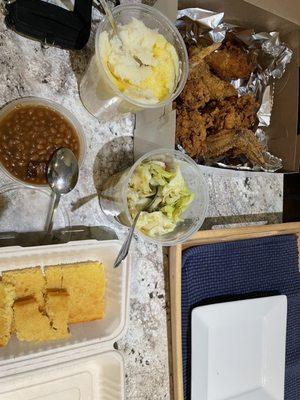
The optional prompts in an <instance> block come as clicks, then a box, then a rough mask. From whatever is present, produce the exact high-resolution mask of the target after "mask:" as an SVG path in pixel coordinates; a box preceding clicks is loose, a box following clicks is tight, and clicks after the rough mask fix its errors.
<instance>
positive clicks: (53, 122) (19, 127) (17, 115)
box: [0, 105, 80, 185]
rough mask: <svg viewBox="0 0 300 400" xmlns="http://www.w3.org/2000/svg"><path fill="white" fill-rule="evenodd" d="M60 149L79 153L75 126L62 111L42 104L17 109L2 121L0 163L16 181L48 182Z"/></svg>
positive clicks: (41, 183) (0, 128) (0, 129)
mask: <svg viewBox="0 0 300 400" xmlns="http://www.w3.org/2000/svg"><path fill="white" fill-rule="evenodd" d="M61 147H67V148H69V149H71V150H72V151H73V153H74V154H75V156H76V157H77V159H78V158H79V153H80V144H79V137H78V134H77V132H76V130H75V128H74V126H73V125H72V124H71V123H70V122H69V121H68V120H67V119H66V118H65V117H64V116H63V115H62V114H60V113H59V112H57V111H55V110H53V109H52V108H48V107H45V106H41V105H24V106H17V107H16V108H15V109H13V110H12V111H10V112H9V113H8V114H6V115H5V116H4V117H3V118H2V119H1V121H0V162H1V163H2V165H3V166H4V167H5V168H6V169H7V170H8V171H9V172H10V173H11V174H12V175H13V176H15V177H16V178H18V179H20V180H22V181H24V182H27V183H33V184H39V185H43V184H46V183H47V177H46V171H47V165H48V163H49V161H50V159H51V157H52V155H53V153H54V152H55V151H56V150H58V149H59V148H61Z"/></svg>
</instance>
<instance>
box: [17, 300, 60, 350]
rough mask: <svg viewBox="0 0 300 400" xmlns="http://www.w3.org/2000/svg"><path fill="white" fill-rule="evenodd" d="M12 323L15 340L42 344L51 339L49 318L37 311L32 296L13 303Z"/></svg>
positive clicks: (37, 307)
mask: <svg viewBox="0 0 300 400" xmlns="http://www.w3.org/2000/svg"><path fill="white" fill-rule="evenodd" d="M13 309H14V321H15V329H16V335H17V338H18V339H19V340H21V341H25V342H43V341H46V340H51V339H52V338H53V332H52V331H53V330H52V328H51V326H50V320H49V318H48V317H47V316H46V315H44V314H42V313H41V312H40V310H39V304H38V302H37V301H36V300H35V298H34V297H33V296H29V297H25V298H23V299H19V300H17V301H15V303H14V306H13Z"/></svg>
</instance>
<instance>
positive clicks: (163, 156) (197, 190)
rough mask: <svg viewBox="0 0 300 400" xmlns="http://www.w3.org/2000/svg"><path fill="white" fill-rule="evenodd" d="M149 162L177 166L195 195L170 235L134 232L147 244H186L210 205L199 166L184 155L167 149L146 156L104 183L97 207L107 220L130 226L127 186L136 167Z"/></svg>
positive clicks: (197, 228)
mask: <svg viewBox="0 0 300 400" xmlns="http://www.w3.org/2000/svg"><path fill="white" fill-rule="evenodd" d="M152 160H158V161H163V162H165V163H166V164H168V165H175V164H177V165H179V167H180V170H181V173H182V175H183V178H184V180H185V182H186V184H187V186H188V188H189V189H190V191H191V192H192V193H194V196H195V197H194V200H193V202H192V203H191V204H190V205H189V207H188V208H187V210H186V211H185V212H184V213H183V215H182V221H180V222H178V223H177V225H176V228H175V230H174V231H173V232H170V233H167V234H165V235H162V236H159V237H155V238H152V237H149V236H147V235H145V234H144V233H142V232H140V231H138V230H137V233H138V234H139V235H140V236H142V237H143V238H144V239H146V240H148V241H150V242H154V243H157V244H160V245H162V246H173V245H175V244H176V243H181V242H184V241H186V240H187V239H188V238H189V237H190V236H191V235H192V234H193V233H195V232H196V231H198V230H199V228H200V227H201V225H202V224H203V222H204V219H205V216H206V213H207V207H208V202H209V197H208V189H207V185H206V182H205V179H204V177H203V175H202V173H201V171H200V169H199V166H198V165H197V164H196V163H195V162H194V161H193V160H192V159H191V158H190V157H188V156H187V155H185V154H183V153H181V152H179V151H176V150H170V149H159V150H154V151H151V152H149V153H147V154H145V155H144V156H143V157H141V158H140V159H139V160H137V161H136V163H135V164H134V165H133V166H132V167H131V168H127V169H126V170H124V171H121V172H119V173H117V174H115V175H113V176H111V177H110V178H109V179H108V180H107V181H106V182H105V184H104V185H103V188H102V191H101V195H100V207H101V209H102V211H103V212H104V213H105V214H106V215H107V216H108V217H109V218H110V219H112V220H114V221H116V222H117V223H119V224H122V225H124V226H128V227H129V226H131V225H132V222H133V221H132V218H131V215H130V213H129V209H128V202H127V194H128V185H129V182H130V181H131V179H132V176H133V174H134V172H135V170H136V168H137V167H138V166H139V165H140V164H141V163H142V162H144V161H152Z"/></svg>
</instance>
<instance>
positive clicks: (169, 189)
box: [127, 161, 194, 237]
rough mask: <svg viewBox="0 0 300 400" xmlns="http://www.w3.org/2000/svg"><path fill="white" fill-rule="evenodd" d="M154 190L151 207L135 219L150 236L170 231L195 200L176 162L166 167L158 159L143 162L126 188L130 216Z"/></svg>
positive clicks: (133, 214)
mask: <svg viewBox="0 0 300 400" xmlns="http://www.w3.org/2000/svg"><path fill="white" fill-rule="evenodd" d="M155 193H156V196H155V201H154V203H153V204H152V206H151V208H150V210H149V211H147V212H146V211H142V212H141V215H140V217H139V219H138V222H137V228H138V229H139V230H140V231H142V232H143V233H145V234H146V235H148V236H151V237H155V236H160V235H164V234H166V233H169V232H172V231H173V230H174V229H175V226H176V223H177V222H178V221H180V220H181V215H182V213H183V212H184V211H185V210H186V209H187V207H188V206H189V204H190V203H191V202H192V201H193V199H194V194H193V193H191V191H190V190H189V188H188V187H187V185H186V183H185V180H184V178H183V176H182V174H181V171H180V168H179V166H178V165H175V166H174V167H173V168H168V166H167V165H166V164H165V163H164V162H161V161H145V162H143V163H141V165H139V166H138V167H137V168H136V169H135V171H134V174H133V177H132V179H131V181H130V183H129V187H128V195H127V200H128V208H129V212H130V215H131V217H132V218H134V217H135V216H136V214H137V213H138V212H139V211H140V210H141V209H143V208H144V207H145V206H146V205H147V204H148V203H149V198H151V197H153V195H155Z"/></svg>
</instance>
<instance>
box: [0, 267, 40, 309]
mask: <svg viewBox="0 0 300 400" xmlns="http://www.w3.org/2000/svg"><path fill="white" fill-rule="evenodd" d="M2 280H3V283H4V284H10V285H13V286H14V288H15V291H16V299H20V298H23V297H28V296H32V297H34V298H35V299H36V301H37V303H38V305H39V307H40V309H41V310H43V309H44V306H45V301H44V291H45V278H44V275H43V273H42V270H41V269H40V267H33V268H24V269H16V270H11V271H6V272H3V273H2Z"/></svg>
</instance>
